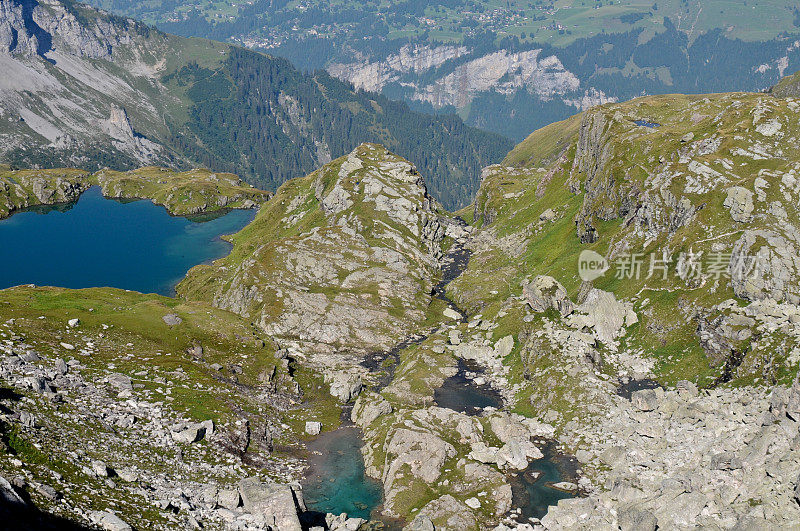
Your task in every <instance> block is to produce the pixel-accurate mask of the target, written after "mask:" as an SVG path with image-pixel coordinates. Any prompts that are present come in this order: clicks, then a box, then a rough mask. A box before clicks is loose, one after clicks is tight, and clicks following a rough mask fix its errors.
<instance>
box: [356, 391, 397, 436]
mask: <svg viewBox="0 0 800 531" xmlns="http://www.w3.org/2000/svg"><path fill="white" fill-rule="evenodd" d="M391 412H392V405H391V404H390V403H389V402H388V401H387V400H386V399H385V398H383V397H382V396H380V395H379V394H377V393H372V392H370V393H366V394H362V395H360V396H359V397H358V399H357V400H356V403H355V404H354V405H353V412H352V413H351V419H352V421H353V422H354V423H356V424H357V425H358V426H360V427H361V428H366V427H367V426H369V425H370V424H372V423H373V422H375V421H376V420H377V419H378V418H380V417H382V416H383V415H388V414H389V413H391Z"/></svg>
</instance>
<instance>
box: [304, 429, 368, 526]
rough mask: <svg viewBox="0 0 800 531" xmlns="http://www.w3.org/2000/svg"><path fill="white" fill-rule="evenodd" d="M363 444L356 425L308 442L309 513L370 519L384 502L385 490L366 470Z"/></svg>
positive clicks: (306, 496)
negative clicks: (362, 451)
mask: <svg viewBox="0 0 800 531" xmlns="http://www.w3.org/2000/svg"><path fill="white" fill-rule="evenodd" d="M362 444H363V442H362V440H361V432H360V430H359V429H358V428H357V427H355V426H352V425H349V426H343V427H341V428H338V429H336V430H333V431H329V432H325V433H322V434H320V435H319V436H317V437H316V438H314V440H312V441H311V442H309V443H308V449H309V451H310V453H311V456H310V458H309V460H308V463H309V470H308V473H307V474H306V476H305V479H304V480H303V498H304V499H305V502H306V506H307V507H308V509H309V510H311V511H314V512H317V513H322V515H324V513H333V514H341V513H347V514H348V516H351V517H358V518H365V519H369V518H370V515H371V513H372V512H373V510H375V509H376V508H377V507H378V506H379V505H380V504H381V503H382V501H383V487H382V485H381V483H380V482H379V481H377V480H374V479H372V478H369V477H367V475H366V473H365V471H364V459H363V457H362V456H361V450H360V448H361V445H362ZM376 516H377V515H376Z"/></svg>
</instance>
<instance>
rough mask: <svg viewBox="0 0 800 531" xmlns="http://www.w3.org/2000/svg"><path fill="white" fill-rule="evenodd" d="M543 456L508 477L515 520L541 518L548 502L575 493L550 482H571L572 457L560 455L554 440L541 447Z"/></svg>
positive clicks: (574, 468) (574, 462)
mask: <svg viewBox="0 0 800 531" xmlns="http://www.w3.org/2000/svg"><path fill="white" fill-rule="evenodd" d="M541 450H542V453H543V454H544V457H542V458H541V459H537V460H535V461H532V462H531V463H530V465H528V468H527V469H525V470H523V471H520V473H519V474H517V475H516V476H515V477H514V478H512V480H511V491H512V493H513V498H514V507H516V508H519V509H520V514H519V516H518V519H519V520H520V521H521V522H527V521H528V519H529V518H539V519H541V518H542V517H543V516H544V515H545V514H547V510H548V508H549V507H550V506H552V505H558V501H559V500H563V499H565V498H574V497H575V494H574V493H570V492H565V491H563V490H559V489H556V488H553V487H552V485H553V484H554V483H560V482H562V481H571V482H573V481H575V478H576V477H577V469H578V461H577V460H576V459H575V458H574V457H570V456H565V455H561V454H559V453H558V452H557V451H556V448H555V444H554V443H548V444H546V445H545V446H544V447H542V448H541Z"/></svg>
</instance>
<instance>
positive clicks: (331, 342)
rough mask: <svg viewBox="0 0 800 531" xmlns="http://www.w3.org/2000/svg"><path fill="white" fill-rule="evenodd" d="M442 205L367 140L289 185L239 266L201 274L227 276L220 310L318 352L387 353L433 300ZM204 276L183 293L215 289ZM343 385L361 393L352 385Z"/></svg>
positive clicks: (217, 296)
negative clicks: (247, 319)
mask: <svg viewBox="0 0 800 531" xmlns="http://www.w3.org/2000/svg"><path fill="white" fill-rule="evenodd" d="M437 208H439V207H438V206H437V204H436V202H435V201H434V200H433V199H432V198H431V197H430V196H429V195H428V192H427V189H426V187H425V183H424V181H423V179H422V177H421V176H420V175H419V173H418V172H417V171H416V168H414V167H413V166H412V165H411V164H409V163H408V162H407V161H405V160H403V159H401V158H400V157H397V156H395V155H393V154H391V153H389V152H388V151H386V150H385V149H384V148H383V147H381V146H377V145H369V144H365V145H362V146H360V147H359V148H357V149H356V150H355V151H353V152H352V153H351V154H349V155H348V156H346V157H342V158H340V159H338V160H336V161H333V162H332V163H330V164H328V165H326V166H325V167H323V168H322V169H320V170H319V171H317V172H315V173H313V174H311V175H310V176H308V177H306V178H304V179H298V180H295V181H291V182H289V183H287V184H286V185H284V186H283V187H281V189H280V190H279V191H278V193H277V194H276V196H275V198H274V199H273V200H272V201H271V202H270V203H269V205H268V208H266V209H262V212H261V214H260V215H259V218H257V220H256V221H255V223H254V225H253V226H254V227H261V229H260V230H261V236H260V237H259V238H258V239H251V240H250V241H248V242H237V244H236V245H237V246H238V247H239V248H241V249H244V248H245V247H247V248H248V250H247V251H242V252H241V253H240V252H238V251H235V252H234V253H233V254H232V255H231V256H236V255H239V257H238V258H236V260H237V262H235V263H234V262H230V263H228V262H229V259H224V260H223V261H222V262H220V263H219V264H218V265H215V266H214V267H213V268H206V269H205V270H203V269H199V270H196V271H197V273H198V274H201V275H209V274H211V273H212V270H213V271H218V272H219V273H220V274H221V275H222V276H224V278H225V279H226V280H225V281H224V282H220V281H218V280H215V281H213V284H212V287H213V289H214V295H213V301H214V304H215V305H217V306H219V307H221V308H225V309H229V310H232V311H234V312H236V313H239V314H242V315H246V316H248V317H249V318H252V319H253V320H254V321H255V322H256V323H257V324H258V325H259V326H260V327H261V328H262V329H263V330H265V331H267V332H268V333H270V334H272V335H274V336H276V337H278V338H284V339H285V340H287V341H299V342H300V343H303V344H305V345H307V346H313V345H318V346H317V347H313V348H316V349H317V351H319V352H327V351H329V348H328V347H325V345H328V346H335V347H336V348H349V349H356V350H359V351H365V350H368V349H380V348H388V347H389V346H391V345H392V344H393V343H394V342H395V341H397V340H398V339H399V338H401V337H404V335H405V334H407V333H408V331H409V330H410V329H412V328H413V327H414V326H415V325H416V322H418V321H419V320H420V319H421V316H422V310H423V309H424V307H425V305H426V304H427V302H426V301H427V300H428V297H429V294H430V292H431V288H432V279H433V278H434V276H435V275H436V272H437V270H438V260H439V257H441V255H442V253H441V249H440V242H441V240H442V238H443V237H444V231H445V229H444V227H443V226H442V224H440V223H439V220H438V216H439V214H438V213H437ZM257 230H259V229H257ZM367 236H368V237H367ZM195 276H196V275H195V272H194V271H193V274H191V275H190V276H189V278H188V279H187V281H184V283H182V284H181V286H180V287H179V290H181V291H182V292H183V293H185V294H187V295H189V296H192V293H191V289H192V285H194V284H197V285H198V286H200V287H201V288H202V289H203V290H206V289H207V287H208V286H207V285H206V284H205V283H204V282H201V281H199V280H198V281H197V282H196V281H195V279H194V278H193V277H195ZM214 278H217V279H219V277H217V276H216V275H215V276H214ZM298 348H300V349H301V351H302V350H306V351H307V349H306V347H301V346H299V344H298ZM331 363H333V365H335V364H336V363H335V362H330V361H326V362H325V365H326V366H330V365H331ZM330 368H335V367H330ZM334 380H336V378H332V379H331V381H334ZM337 381H338V380H337ZM335 387H336V388H337V389H341V390H342V393H339V391H338V390H337V391H336V392H337V396H339V397H340V398H343V397H344V395H349V396H350V397H352V396H354V395H353V393H352V392H351V391H352V390H353V386H352V385H349V384H348V385H345V386H339V385H338V384H336V385H335Z"/></svg>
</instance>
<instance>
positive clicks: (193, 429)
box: [172, 422, 206, 444]
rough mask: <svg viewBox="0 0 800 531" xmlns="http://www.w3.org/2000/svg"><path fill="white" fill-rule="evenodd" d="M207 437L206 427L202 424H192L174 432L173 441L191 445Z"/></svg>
mask: <svg viewBox="0 0 800 531" xmlns="http://www.w3.org/2000/svg"><path fill="white" fill-rule="evenodd" d="M205 435H206V427H205V426H204V425H203V423H201V422H196V423H191V424H189V425H188V426H186V427H180V428H179V429H177V430H176V431H173V432H172V440H174V441H175V442H177V443H182V444H191V443H194V442H197V441H200V440H202V439H203V437H205Z"/></svg>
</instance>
